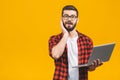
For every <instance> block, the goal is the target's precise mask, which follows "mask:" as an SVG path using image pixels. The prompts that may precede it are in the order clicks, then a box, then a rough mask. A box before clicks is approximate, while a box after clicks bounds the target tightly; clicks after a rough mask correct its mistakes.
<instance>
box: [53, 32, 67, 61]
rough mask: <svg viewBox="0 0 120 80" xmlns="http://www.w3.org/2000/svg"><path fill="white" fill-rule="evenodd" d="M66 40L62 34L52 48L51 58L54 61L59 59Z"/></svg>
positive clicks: (65, 35) (65, 36)
mask: <svg viewBox="0 0 120 80" xmlns="http://www.w3.org/2000/svg"><path fill="white" fill-rule="evenodd" d="M67 38H68V35H67V34H64V35H63V37H62V39H61V40H60V42H59V43H58V44H57V45H55V46H54V47H53V48H52V57H53V58H54V59H59V58H60V57H61V56H62V54H63V52H64V49H65V46H66V43H67Z"/></svg>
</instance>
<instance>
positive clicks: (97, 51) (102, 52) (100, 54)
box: [73, 43, 115, 68]
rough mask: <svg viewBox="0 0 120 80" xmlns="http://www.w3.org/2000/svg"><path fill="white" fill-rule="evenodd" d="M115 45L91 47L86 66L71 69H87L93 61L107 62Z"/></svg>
mask: <svg viewBox="0 0 120 80" xmlns="http://www.w3.org/2000/svg"><path fill="white" fill-rule="evenodd" d="M114 46H115V43H109V44H103V45H98V46H95V47H93V50H92V53H91V55H90V58H89V60H88V63H87V64H82V65H78V66H73V68H79V67H87V66H90V65H91V64H92V62H93V61H94V60H97V59H100V60H101V61H102V62H106V61H109V59H110V57H111V54H112V52H113V49H114Z"/></svg>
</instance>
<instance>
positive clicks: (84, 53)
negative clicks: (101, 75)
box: [49, 31, 93, 80]
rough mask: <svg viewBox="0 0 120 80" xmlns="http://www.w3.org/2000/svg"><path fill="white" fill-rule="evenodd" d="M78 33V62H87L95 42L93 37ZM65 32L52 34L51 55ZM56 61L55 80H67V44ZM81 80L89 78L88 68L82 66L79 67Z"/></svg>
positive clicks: (50, 41)
mask: <svg viewBox="0 0 120 80" xmlns="http://www.w3.org/2000/svg"><path fill="white" fill-rule="evenodd" d="M77 33H78V40H77V45H78V64H79V65H80V64H85V63H87V62H88V58H89V56H90V53H91V52H92V48H93V43H92V41H91V39H90V38H89V37H88V36H86V35H84V34H82V33H79V32H78V31H77ZM62 36H63V34H62V33H61V34H58V35H55V36H52V37H51V38H50V40H49V52H50V56H51V57H52V54H51V51H52V48H53V46H55V45H56V44H57V43H58V42H59V41H60V40H61V38H62ZM54 63H55V73H54V78H53V80H67V78H68V58H67V44H66V47H65V50H64V53H63V55H62V56H61V57H60V58H59V59H57V60H54ZM79 80H88V68H87V67H82V68H79Z"/></svg>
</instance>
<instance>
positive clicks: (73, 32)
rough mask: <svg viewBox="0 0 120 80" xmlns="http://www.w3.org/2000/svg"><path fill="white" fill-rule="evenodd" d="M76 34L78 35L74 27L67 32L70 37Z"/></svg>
mask: <svg viewBox="0 0 120 80" xmlns="http://www.w3.org/2000/svg"><path fill="white" fill-rule="evenodd" d="M77 35H78V34H77V31H76V29H74V30H73V31H71V32H69V37H71V38H74V37H76V36H77Z"/></svg>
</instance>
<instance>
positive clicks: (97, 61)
mask: <svg viewBox="0 0 120 80" xmlns="http://www.w3.org/2000/svg"><path fill="white" fill-rule="evenodd" d="M102 64H103V63H102V61H101V60H100V59H97V60H94V61H93V63H92V64H91V65H92V66H95V67H98V66H100V65H102Z"/></svg>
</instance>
